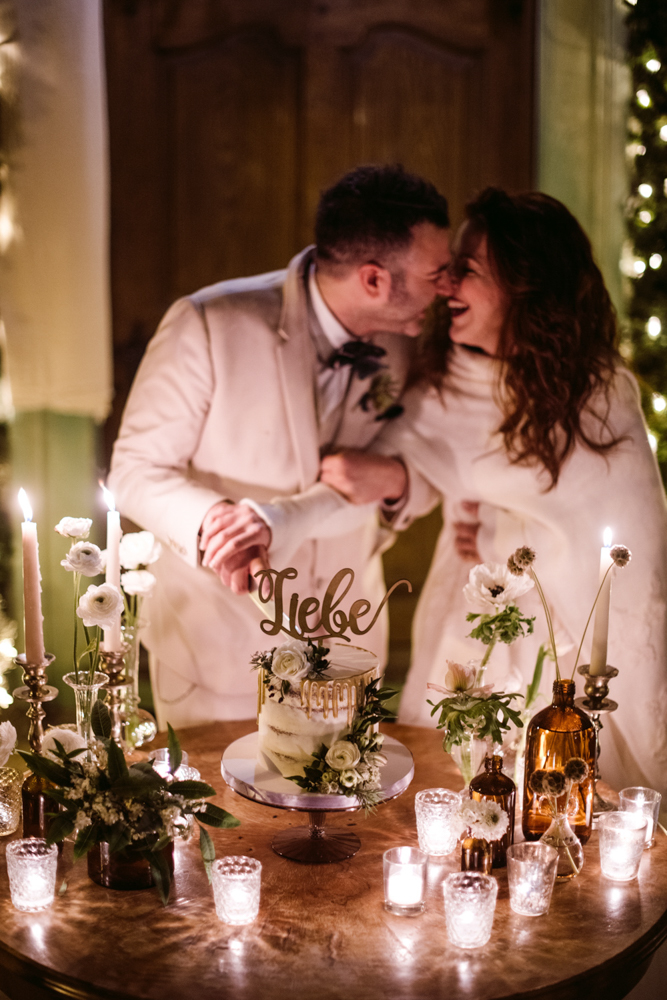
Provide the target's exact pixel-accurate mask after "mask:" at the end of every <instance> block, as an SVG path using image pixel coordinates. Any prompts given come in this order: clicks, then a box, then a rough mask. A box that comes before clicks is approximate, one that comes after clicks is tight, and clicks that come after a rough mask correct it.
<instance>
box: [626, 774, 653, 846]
mask: <svg viewBox="0 0 667 1000" xmlns="http://www.w3.org/2000/svg"><path fill="white" fill-rule="evenodd" d="M619 799H620V800H621V811H622V812H633V813H641V814H642V815H643V816H646V819H647V820H648V823H647V824H646V840H645V841H644V848H645V849H646V848H649V847H653V845H654V844H655V828H656V826H657V825H658V819H659V816H660V803H661V802H662V795H661V794H660V792H656V791H655V789H653V788H642V786H641V785H637V786H635V787H634V788H624V789H623V791H622V792H619Z"/></svg>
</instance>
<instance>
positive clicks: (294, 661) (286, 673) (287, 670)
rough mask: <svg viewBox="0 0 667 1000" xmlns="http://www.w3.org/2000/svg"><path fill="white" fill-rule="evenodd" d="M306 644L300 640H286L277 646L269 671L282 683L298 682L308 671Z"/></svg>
mask: <svg viewBox="0 0 667 1000" xmlns="http://www.w3.org/2000/svg"><path fill="white" fill-rule="evenodd" d="M307 649H308V643H307V642H301V640H300V639H288V640H287V642H285V643H283V645H282V646H278V648H277V649H276V651H275V652H274V654H273V659H272V661H271V670H272V671H273V673H274V674H275V675H276V677H280V679H281V680H282V681H298V680H301V678H302V677H305V676H306V674H307V673H308V671H309V670H310V662H309V660H308V657H307V656H306V651H307Z"/></svg>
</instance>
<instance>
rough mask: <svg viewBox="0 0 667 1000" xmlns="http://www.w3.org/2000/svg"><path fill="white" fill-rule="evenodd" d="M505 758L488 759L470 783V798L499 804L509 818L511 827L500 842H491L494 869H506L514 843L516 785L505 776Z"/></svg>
mask: <svg viewBox="0 0 667 1000" xmlns="http://www.w3.org/2000/svg"><path fill="white" fill-rule="evenodd" d="M502 769H503V758H502V757H500V756H499V755H498V754H493V756H489V757H486V758H485V760H484V772H483V773H482V774H478V775H477V777H476V778H473V780H472V781H471V782H470V797H471V798H472V799H476V800H477V802H480V801H481V800H482V799H490V800H491V802H497V803H498V805H499V806H500V808H501V809H504V810H505V812H506V813H507V815H508V817H509V826H508V828H507V833H505V834H504V835H503V836H502V837H501V838H500V840H492V841H491V859H492V867H493V868H504V867H505V865H506V864H507V848H508V847H509V846H510V844H513V843H514V812H515V807H516V785H515V784H514V782H513V781H512V779H511V778H508V777H507V775H506V774H503V770H502Z"/></svg>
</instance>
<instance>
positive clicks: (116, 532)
mask: <svg viewBox="0 0 667 1000" xmlns="http://www.w3.org/2000/svg"><path fill="white" fill-rule="evenodd" d="M100 486H102V484H101V483H100ZM102 490H103V492H104V499H105V500H106V502H107V504H108V505H109V511H108V513H107V572H106V581H107V583H110V584H112V585H113V586H114V587H117V588H118V590H119V591H120V539H121V535H122V531H121V530H120V514H119V513H118V511H117V510H116V504H115V503H114V498H113V495H112V494H111V493H110V492H109V490H108V489H107V488H106V486H102ZM104 648H105V650H106V651H107V652H108V653H119V652H120V651H121V649H122V648H123V645H122V641H121V634H120V618H119V619H118V622H117V623H116V624H115V625H113V626H112V628H105V630H104Z"/></svg>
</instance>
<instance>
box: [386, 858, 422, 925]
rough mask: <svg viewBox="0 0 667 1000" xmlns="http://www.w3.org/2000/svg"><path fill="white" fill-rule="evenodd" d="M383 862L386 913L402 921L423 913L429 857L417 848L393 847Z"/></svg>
mask: <svg viewBox="0 0 667 1000" xmlns="http://www.w3.org/2000/svg"><path fill="white" fill-rule="evenodd" d="M382 860H383V873H384V908H385V910H388V911H389V912H390V913H395V914H396V915H397V916H399V917H416V916H417V914H419V913H422V912H423V910H424V893H425V891H426V864H427V861H428V856H427V855H426V854H424V852H423V851H420V850H418V849H417V848H416V847H391V848H390V849H389V850H388V851H385V852H384V854H383V856H382Z"/></svg>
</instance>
